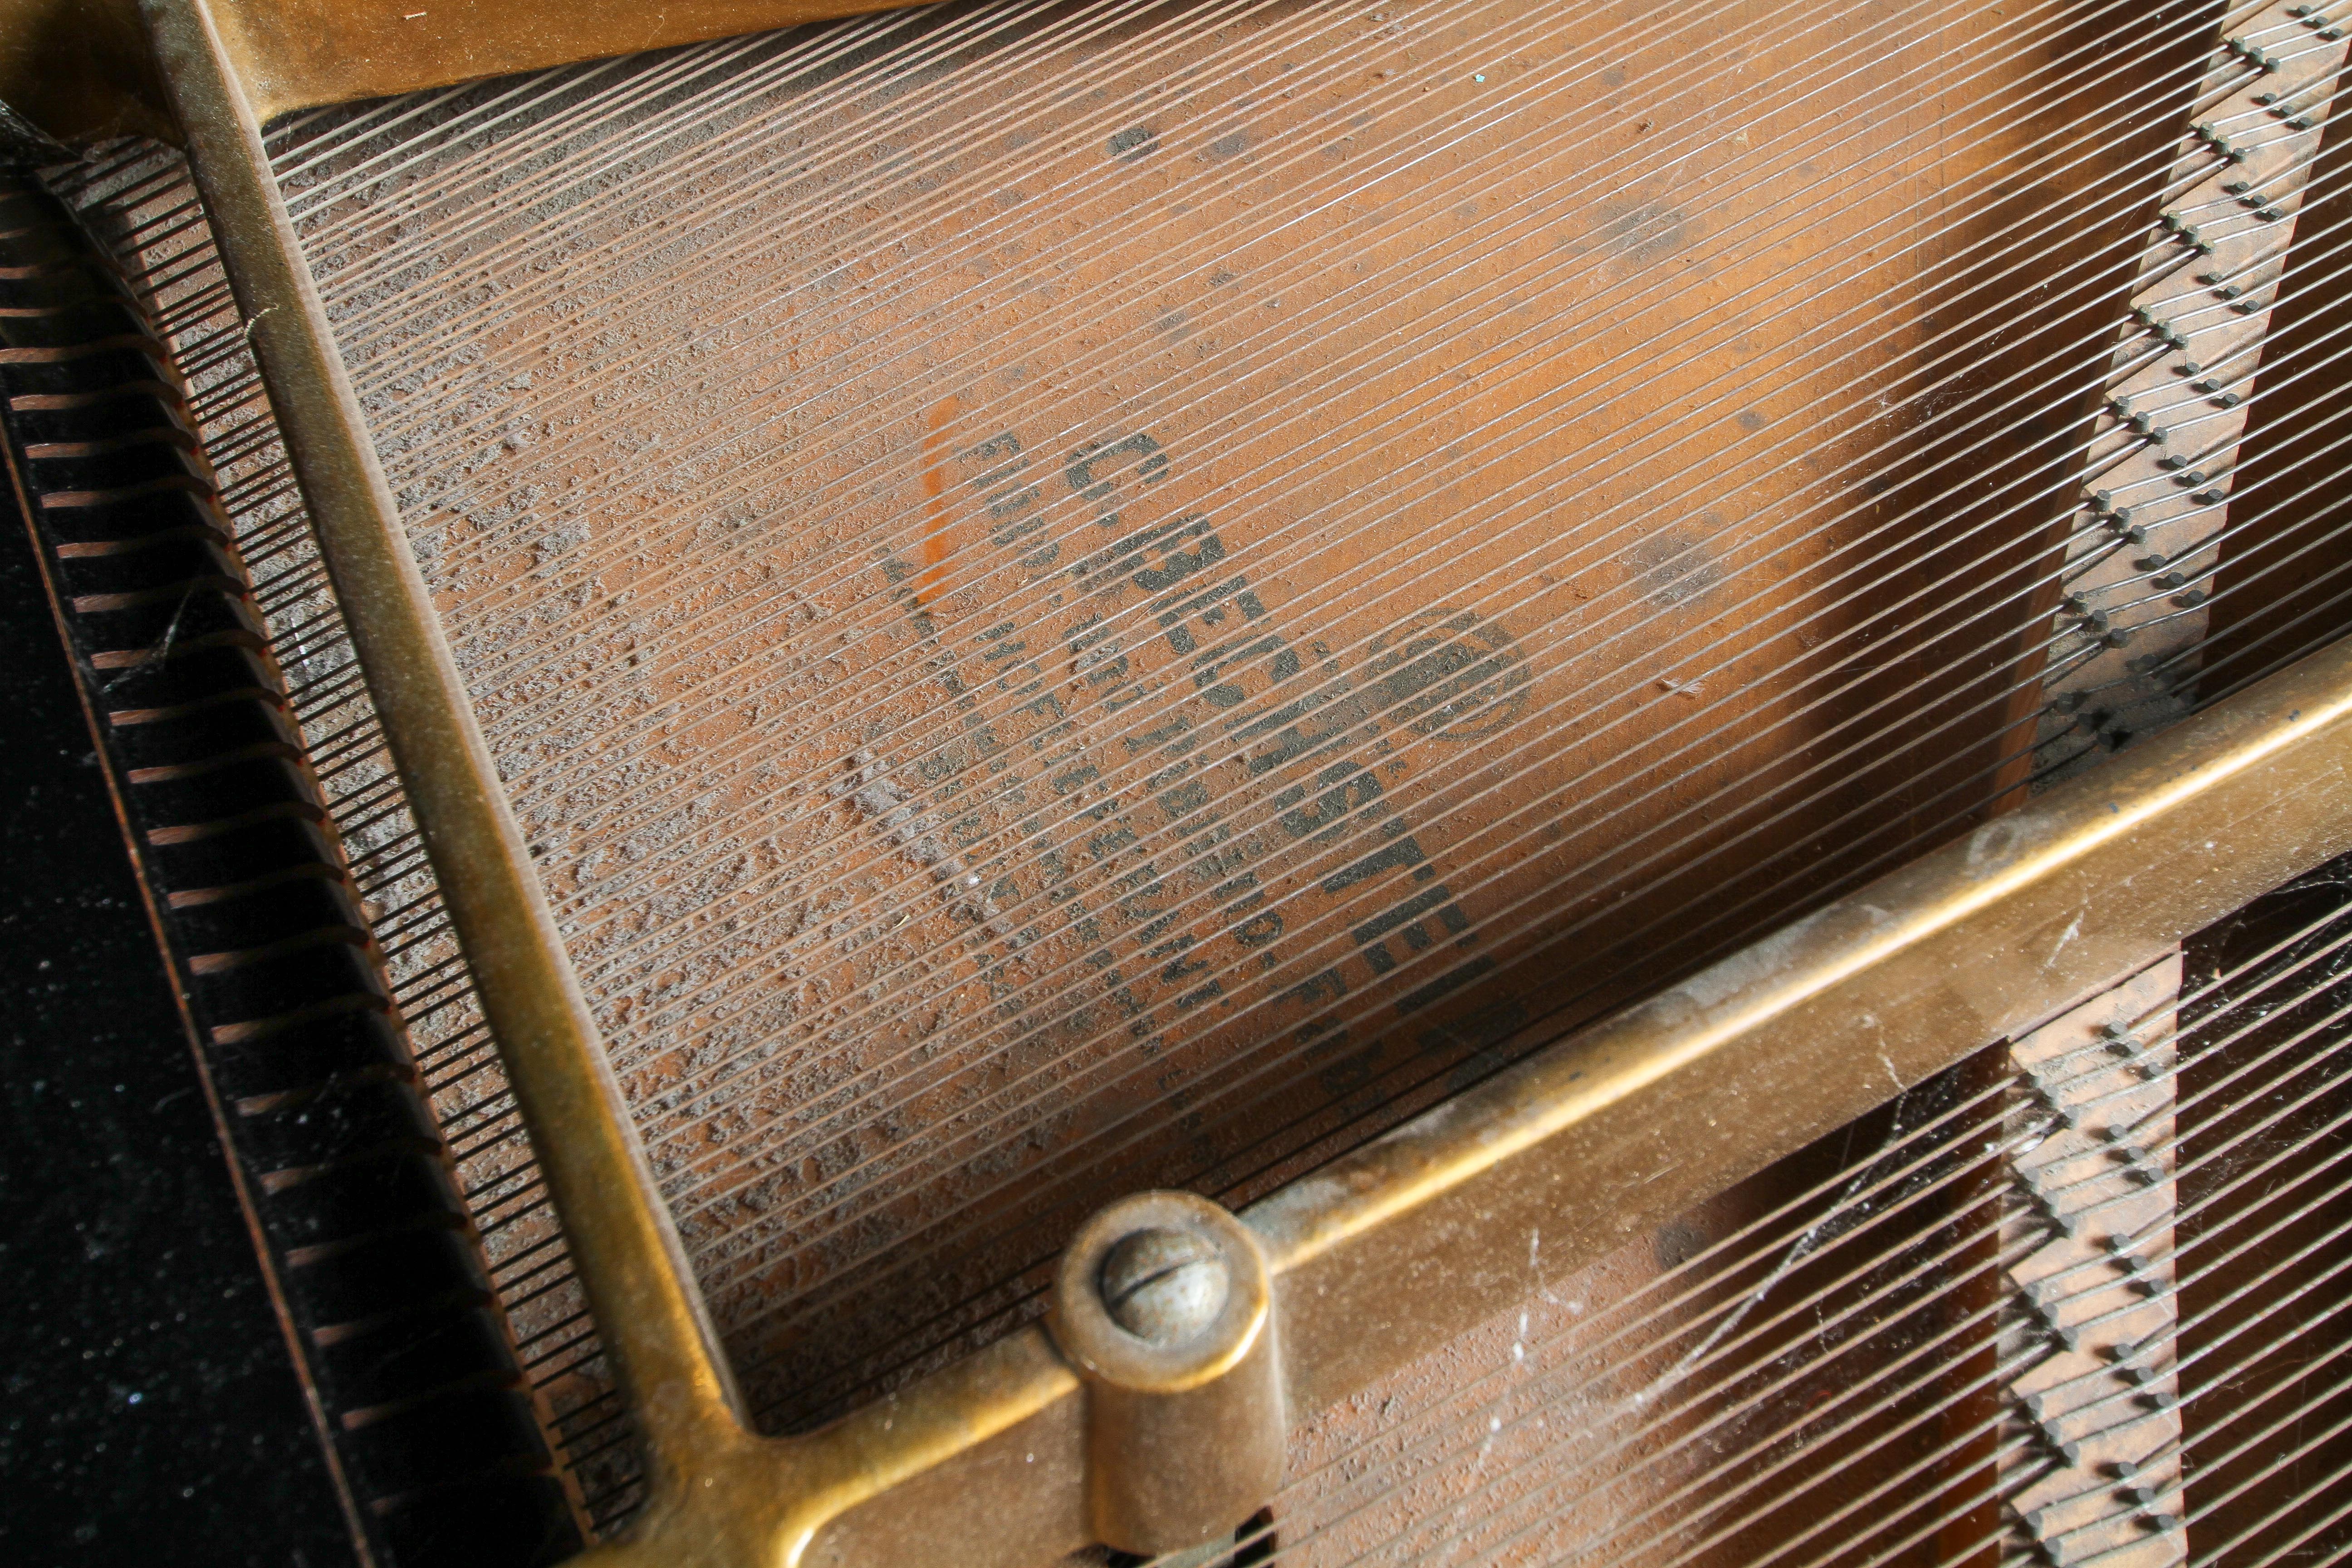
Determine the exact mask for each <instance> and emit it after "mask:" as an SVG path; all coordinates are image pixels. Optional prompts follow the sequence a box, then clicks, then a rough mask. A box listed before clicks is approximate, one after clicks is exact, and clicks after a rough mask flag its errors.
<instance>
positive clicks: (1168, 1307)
mask: <svg viewBox="0 0 2352 1568" xmlns="http://www.w3.org/2000/svg"><path fill="white" fill-rule="evenodd" d="M1100 1287H1101V1289H1102V1299H1103V1306H1104V1308H1105V1309H1106V1310H1108V1312H1109V1313H1110V1319H1111V1321H1112V1322H1115V1323H1117V1324H1118V1326H1119V1327H1120V1328H1122V1329H1124V1330H1126V1331H1128V1332H1129V1333H1130V1334H1133V1335H1134V1336H1135V1337H1136V1338H1137V1339H1139V1340H1142V1341H1144V1342H1147V1343H1150V1344H1155V1345H1180V1344H1182V1343H1183V1342H1185V1341H1187V1340H1190V1339H1192V1338H1193V1337H1194V1336H1195V1335H1197V1334H1199V1333H1200V1332H1201V1331H1203V1330H1205V1329H1206V1328H1208V1326H1209V1325H1210V1324H1211V1323H1213V1322H1214V1321H1216V1317H1217V1313H1218V1312H1219V1311H1220V1310H1223V1307H1224V1304H1225V1297H1226V1296H1227V1295H1228V1294H1229V1293H1230V1292H1231V1290H1232V1289H1233V1280H1232V1279H1231V1278H1230V1277H1229V1276H1228V1275H1227V1273H1226V1271H1225V1260H1224V1258H1223V1257H1222V1256H1221V1255H1220V1254H1219V1253H1218V1251H1217V1249H1216V1247H1213V1246H1212V1245H1211V1244H1210V1243H1209V1242H1208V1241H1207V1240H1206V1239H1205V1238H1203V1237H1198V1236H1194V1235H1193V1234H1192V1232H1190V1231H1185V1230H1174V1229H1168V1228H1164V1227H1161V1226H1152V1227H1150V1228H1149V1229H1145V1230H1139V1231H1136V1232H1133V1233H1132V1234H1130V1235H1129V1236H1126V1237H1121V1238H1120V1239H1119V1241H1118V1244H1117V1245H1116V1246H1114V1247H1112V1248H1111V1249H1110V1254H1109V1256H1108V1257H1107V1258H1104V1259H1103V1266H1102V1275H1101V1279H1100Z"/></svg>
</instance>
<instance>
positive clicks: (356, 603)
mask: <svg viewBox="0 0 2352 1568" xmlns="http://www.w3.org/2000/svg"><path fill="white" fill-rule="evenodd" d="M142 10H143V14H144V15H145V16H146V19H147V21H148V24H149V26H150V27H151V29H152V36H153V38H154V42H155V48H156V54H157V58H158V60H159V62H160V63H161V65H162V67H163V71H164V73H165V75H166V77H167V78H168V79H169V80H170V82H171V87H172V93H173V109H174V110H175V111H176V114H177V117H178V120H179V122H180V126H181V129H182V132H184V136H185V138H186V144H187V148H188V154H189V160H190V162H191V163H192V164H193V166H194V171H195V174H196V179H197V182H198V184H199V185H200V187H201V188H202V190H203V192H204V195H205V201H206V203H207V205H208V206H209V207H210V210H211V216H212V220H213V226H214V232H215V236H216V237H217V239H218V242H219V245H220V250H221V256H222V258H223V260H224V262H225V264H226V267H227V269H228V273H229V276H230V279H231V280H232V282H233V284H234V286H235V288H236V292H237V297H238V300H239V302H240V304H241V305H242V306H243V307H244V310H245V313H246V316H247V320H248V321H250V322H251V323H252V328H251V335H252V340H253V344H254V348H255V350H256V353H257V358H258V359H259V361H260V364H261V373H262V378H263V381H264V383H265V384H267V386H268V392H269V398H270V403H271V405H272V406H273V407H274V408H275V409H276V410H277V412H278V422H279V426H280V428H281V429H282V430H283V431H284V434H285V439H286V445H287V449H288V451H289V454H290V456H291V458H292V460H293V463H294V466H295V468H296V470H297V472H298V473H299V476H300V479H301V485H302V491H303V495H304V497H305V499H306V500H308V501H309V503H310V515H311V518H312V519H313V520H314V521H315V523H316V526H317V529H318V534H319V542H320V551H321V552H322V553H323V554H324V555H325V557H326V559H327V562H328V565H329V569H330V570H331V573H332V574H333V576H334V579H335V586H336V589H337V591H338V593H339V594H340V595H341V598H342V603H343V606H344V610H345V614H346V615H347V616H348V617H349V620H350V623H351V626H352V637H353V638H354V640H355V641H356V643H357V644H358V647H359V649H360V654H361V658H362V661H363V662H364V664H365V667H366V673H367V679H368V687H369V690H370V692H371V693H372V695H373V698H374V700H375V703H376V707H377V710H378V711H379V712H380V713H381V714H382V716H383V726H384V730H385V732H386V733H387V735H388V736H389V737H390V739H391V743H392V748H393V752H394V755H395V756H396V757H397V758H398V760H399V763H400V767H401V771H402V773H403V776H404V779H405V781H406V784H407V787H408V789H409V792H410V796H411V798H412V800H414V802H415V809H416V817H417V821H418V824H419V826H421V827H422V829H423V832H424V837H425V844H426V847H427V850H428V852H429V853H430V855H431V856H432V858H433V863H434V867H435V869H436V872H437V873H438V874H439V875H440V877H441V878H442V879H443V888H444V890H445V895H446V899H447V900H448V905H449V909H450V913H451V917H452V919H453V921H454V922H455V924H456V926H457V932H458V938H459V940H460V941H461V942H463V943H464V944H465V949H466V953H467V959H468V961H469V962H470V963H472V965H473V966H474V969H475V971H476V973H478V975H479V976H480V979H481V995H482V999H483V1005H484V1008H485V1010H486V1012H487V1013H488V1016H489V1018H490V1021H491V1025H492V1026H493V1027H494V1028H495V1029H496V1030H497V1031H498V1035H499V1039H500V1041H501V1042H502V1044H503V1046H504V1047H505V1049H506V1051H507V1053H508V1058H509V1062H510V1064H511V1067H512V1070H513V1073H514V1087H515V1092H516V1095H517V1097H518V1099H519V1100H520V1102H521V1104H522V1106H523V1109H524V1114H525V1116H526V1117H527V1118H528V1119H529V1120H530V1124H531V1125H532V1127H533V1128H534V1129H537V1130H539V1131H541V1149H542V1163H543V1165H544V1167H545V1170H546V1173H547V1176H548V1181H549V1184H550V1186H551V1190H552V1191H553V1192H554V1194H555V1195H556V1201H557V1203H558V1204H559V1205H560V1206H561V1208H562V1213H563V1215H564V1216H565V1218H566V1220H567V1222H568V1224H569V1226H570V1227H571V1236H572V1249H573V1251H574V1253H575V1255H576V1256H577V1257H578V1258H579V1260H580V1263H581V1271H582V1274H583V1278H584V1279H586V1281H587V1284H588V1290H589V1294H590V1298H591V1300H592V1301H593V1303H594V1306H595V1309H596V1310H597V1313H598V1316H599V1318H600V1320H601V1321H609V1322H610V1323H611V1324H612V1325H613V1327H612V1329H611V1330H610V1331H608V1332H607V1334H606V1336H605V1343H606V1345H607V1347H608V1349H609V1350H610V1352H611V1353H612V1355H613V1358H614V1362H615V1363H616V1367H617V1369H618V1371H619V1373H620V1375H621V1377H622V1380H623V1382H624V1383H625V1385H626V1386H628V1387H629V1388H630V1389H631V1390H632V1391H633V1392H635V1394H636V1395H637V1401H636V1402H637V1405H638V1409H639V1411H640V1415H641V1418H642V1419H643V1420H644V1421H645V1422H646V1426H647V1430H648V1431H649V1432H650V1433H653V1434H656V1437H655V1447H656V1449H657V1451H659V1452H660V1453H662V1454H663V1455H665V1456H670V1455H676V1454H678V1453H680V1452H681V1451H682V1450H684V1449H686V1448H688V1447H698V1446H701V1445H705V1444H708V1443H709V1442H710V1441H712V1440H714V1436H715V1435H723V1434H726V1433H730V1432H732V1431H733V1430H734V1429H735V1426H734V1422H733V1420H732V1417H731V1416H730V1414H729V1407H730V1402H731V1390H730V1377H729V1374H728V1373H727V1371H726V1367H725V1363H723V1362H722V1361H721V1360H720V1359H719V1356H718V1355H717V1353H716V1352H715V1351H714V1350H713V1349H712V1346H711V1336H710V1335H709V1331H708V1326H707V1324H706V1323H705V1321H704V1320H703V1316H702V1310H701V1302H700V1298H699V1296H698V1293H697V1292H696V1291H695V1289H694V1288H693V1286H692V1285H691V1284H690V1283H688V1280H687V1279H686V1278H685V1276H684V1273H683V1267H684V1266H683V1262H682V1260H681V1259H680V1258H679V1257H678V1253H677V1239H676V1237H675V1234H674V1233H673V1231H672V1230H671V1227H670V1225H669V1219H668V1215H667V1211H666V1210H664V1209H663V1207H662V1206H661V1205H660V1204H659V1203H658V1202H657V1201H656V1199H655V1198H654V1197H653V1195H652V1190H651V1184H650V1178H649V1177H648V1175H647V1174H646V1170H645V1163H644V1155H643V1153H642V1152H641V1151H640V1150H639V1149H638V1147H637V1144H636V1141H635V1137H634V1136H633V1135H632V1134H631V1133H630V1132H629V1131H628V1130H627V1126H626V1123H625V1121H624V1120H623V1119H622V1117H621V1114H620V1112H619V1110H618V1109H617V1107H618V1099H617V1090H616V1089H614V1086H613V1084H612V1081H611V1072H610V1069H609V1068H607V1067H606V1066H605V1059H604V1052H603V1050H602V1049H601V1048H600V1047H599V1046H598V1043H597V1039H596V1033H595V1027H594V1026H593V1023H592V1022H590V1020H589V1017H588V1013H587V1008H586V1005H584V1004H583V1002H582V1000H581V996H580V986H579V982H578V981H577V980H576V979H575V978H574V977H573V975H572V966H571V962H570V960H569V959H568V958H567V957H566V956H565V953H564V951H563V945H562V942H561V940H560V939H559V938H558V937H557V936H556V934H555V931H554V926H553V922H552V921H551V920H550V919H549V916H548V913H547V901H546V899H545V896H544V895H543V894H542V892H541V889H540V886H539V880H538V878H537V876H536V875H535V874H534V873H533V872H532V870H531V867H530V856H529V854H528V852H527V851H526V850H525V848H524V846H523V843H522V839H521V836H520V833H519V832H518V831H517V829H516V827H515V824H514V819H513V815H512V813H511V811H510V810H509V807H508V805H507V801H506V796H505V793H504V791H503V790H502V789H501V788H500V786H499V782H498V774H497V773H496V771H495V770H494V769H493V767H492V765H491V763H490V759H489V754H488V751H487V750H486V749H485V748H484V746H483V744H482V740H481V735H480V732H479V731H478V729H477V728H476V726H475V723H474V719H473V712H472V710H471V708H470V707H469V706H468V704H467V701H466V698H465V691H464V688H463V686H462V685H460V684H459V682H458V679H457V671H456V669H455V668H454V667H453V666H452V665H451V663H450V659H449V653H448V649H447V647H446V645H445V644H444V643H443V641H442V637H441V628H440V623H439V622H438V621H437V620H436V617H435V616H434V614H433V609H432V605H431V603H430V602H429V600H428V599H427V597H426V595H425V585H424V582H423V580H422V579H421V578H420V577H419V576H418V574H417V571H416V563H415V558H414V557H413V556H412V555H411V554H410V553H409V550H408V544H407V540H406V538H405V536H404V534H403V533H402V532H401V530H400V524H399V521H398V514H397V512H396V511H395V510H394V506H393V501H392V497H391V494H390V492H389V491H388V490H387V489H385V488H384V481H383V470H382V468H381V467H380V466H379V465H378V463H377V460H376V453H375V447H374V445H373V442H372V441H371V440H370V438H369V437H368V434H367V431H366V428H365V426H364V425H363V423H362V418H361V415H360V411H359V408H358V405H357V403H356V401H355V400H354V398H353V397H352V390H351V384H350V382H349V380H348V379H347V378H346V377H345V375H344V374H343V367H342V363H341V360H340V359H338V358H337V357H336V353H335V350H334V347H333V343H332V341H331V338H330V337H329V335H328V333H327V330H326V324H325V319H324V317H323V315H322V314H321V313H320V308H319V302H318V296H317V294H316V292H315V290H314V289H313V288H312V286H311V283H310V272H309V270H308V269H307V268H305V267H304V266H303V265H302V262H301V260H300V258H299V254H298V253H297V251H296V249H295V246H294V237H293V233H292V230H291V228H290V227H289V226H288V224H287V220H286V214H285V209H284V207H283V205H281V204H280V202H279V200H278V187H277V184H276V183H275V182H274V181H273V180H272V179H271V178H270V177H269V174H268V166H267V163H265V162H264V159H263V156H262V153H261V143H260V132H259V129H258V125H257V120H256V117H255V115H254V111H253V105H252V103H251V100H248V99H247V97H246V96H245V93H244V90H243V87H242V84H241V82H240V80H239V79H238V77H237V74H236V66H235V64H234V63H233V57H231V56H230V55H229V54H228V52H227V51H226V48H225V47H224V46H223V44H222V41H221V37H220V34H219V32H218V31H217V30H216V28H215V26H214V19H213V16H212V14H211V12H210V10H209V8H208V7H207V6H206V5H204V3H203V0H185V3H175V0H153V3H152V4H149V5H144V6H143V7H142ZM550 1134H552V1136H549V1135H550Z"/></svg>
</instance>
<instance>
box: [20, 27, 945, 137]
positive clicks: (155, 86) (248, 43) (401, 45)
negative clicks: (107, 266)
mask: <svg viewBox="0 0 2352 1568" xmlns="http://www.w3.org/2000/svg"><path fill="white" fill-rule="evenodd" d="M910 3H911V0H683V3H681V4H672V5H567V4H564V3H563V0H526V3H524V4H515V5H486V4H482V3H481V0H440V3H438V4H436V3H435V0H231V3H229V4H226V5H215V6H214V7H212V16H213V26H214V28H215V31H216V33H217V34H218V36H219V38H220V43H221V47H222V49H223V51H224V54H225V56H226V58H228V59H229V60H231V61H233V62H234V63H235V65H236V76H237V81H238V83H239V85H240V86H241V87H242V88H243V89H244V92H245V98H246V102H247V104H248V105H249V106H250V107H251V109H252V110H253V111H254V114H255V117H256V118H257V120H261V121H268V120H269V119H270V118H271V117H273V116H275V115H278V114H282V113H284V112H286V111H287V110H291V109H307V108H310V107H312V106H314V105H318V104H322V103H345V102H349V101H351V100H353V99H361V98H374V97H377V96H380V95H383V94H386V93H394V92H410V91H414V90H415V89H419V88H427V87H442V86H446V85H447V84H449V83H451V82H460V81H471V80H473V79H476V78H478V77H486V76H499V75H502V74H504V73H506V72H509V71H520V70H533V69H537V68H541V67H543V66H554V65H564V64H568V63H570V62H572V61H573V60H587V59H601V58H604V57H605V56H607V55H618V54H625V53H628V52H630V51H632V50H635V49H656V48H664V47H668V46H670V45H672V44H689V43H694V42H696V41H698V40H699V39H703V38H719V37H730V36H731V35H733V34H737V33H750V32H756V31H759V30H761V29H762V28H768V27H789V26H794V25H796V24H798V23H802V22H818V21H824V20H825V19H826V18H828V17H834V16H856V15H857V14H859V13H861V12H866V11H887V10H890V9H892V8H893V7H894V6H896V5H908V4H910ZM139 43H140V35H139V22H138V16H137V10H136V6H135V5H134V3H133V0H5V4H0V102H5V103H7V104H8V105H10V106H11V107H13V108H15V109H16V110H18V111H19V112H20V113H22V114H24V115H26V117H27V118H29V119H31V120H32V121H34V123H36V124H37V125H39V126H40V127H41V128H42V129H43V130H45V131H47V132H49V133H50V134H51V135H53V136H58V137H60V138H63V139H65V140H68V141H77V140H83V139H89V138H95V137H101V136H118V135H122V134H124V133H126V132H138V133H141V134H147V135H153V134H166V135H168V134H169V129H168V128H169V126H170V123H171V122H170V119H169V112H168V105H167V100H168V98H169V93H168V92H167V89H165V88H164V87H163V84H162V82H161V81H159V80H158V79H156V77H155V75H154V73H153V71H152V68H150V67H149V64H148V60H147V57H146V54H145V52H144V51H143V50H142V48H141V47H139Z"/></svg>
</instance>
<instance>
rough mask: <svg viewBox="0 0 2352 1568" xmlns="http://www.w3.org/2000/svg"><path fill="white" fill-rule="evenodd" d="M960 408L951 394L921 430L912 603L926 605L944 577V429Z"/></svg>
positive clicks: (946, 495) (945, 529)
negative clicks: (918, 560)
mask: <svg viewBox="0 0 2352 1568" xmlns="http://www.w3.org/2000/svg"><path fill="white" fill-rule="evenodd" d="M959 408H961V405H960V404H959V403H957V402H956V397H955V394H954V393H952V392H951V393H950V394H948V395H946V396H945V397H942V398H940V400H939V401H938V402H937V403H934V404H933V405H931V412H930V417H929V420H928V421H926V424H925V428H924V430H923V570H922V572H921V573H920V574H919V575H918V576H917V577H916V578H915V603H917V604H919V605H927V604H929V603H930V601H931V595H934V594H936V593H938V592H939V586H940V579H941V578H942V577H944V576H946V575H947V566H946V562H947V558H948V521H949V520H948V476H947V468H946V461H947V451H946V447H947V429H948V425H949V423H950V421H952V420H953V419H954V418H955V416H956V413H957V410H958V409H959Z"/></svg>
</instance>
